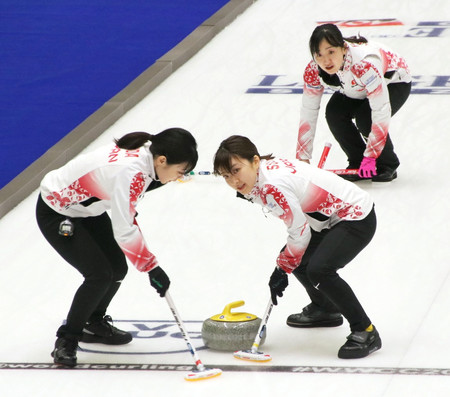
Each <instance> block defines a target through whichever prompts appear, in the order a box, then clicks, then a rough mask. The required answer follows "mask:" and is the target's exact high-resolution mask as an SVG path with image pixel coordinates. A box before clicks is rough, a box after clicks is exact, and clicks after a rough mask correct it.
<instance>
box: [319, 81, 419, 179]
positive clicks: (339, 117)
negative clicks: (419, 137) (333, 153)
mask: <svg viewBox="0 0 450 397" xmlns="http://www.w3.org/2000/svg"><path fill="white" fill-rule="evenodd" d="M388 91H389V99H390V102H391V115H392V116H393V115H394V114H395V113H397V111H398V110H399V109H400V108H401V107H402V106H403V104H404V103H405V102H406V100H407V99H408V97H409V94H410V92H411V83H395V84H389V85H388ZM325 117H326V120H327V123H328V127H329V128H330V130H331V132H332V134H333V136H334V138H335V139H336V141H338V143H339V145H340V146H341V148H342V150H343V151H344V153H345V154H346V155H347V159H348V163H349V167H350V168H353V169H358V168H359V166H360V164H361V161H362V159H363V153H364V151H365V150H366V142H365V140H364V138H367V137H368V135H369V133H370V131H371V129H372V110H371V109H370V105H369V100H368V99H367V98H366V99H353V98H349V97H347V96H345V95H343V94H341V93H339V92H336V93H334V94H333V95H332V96H331V98H330V100H329V102H328V104H327V107H326V111H325ZM353 119H354V120H355V123H353ZM355 124H356V125H355ZM399 165H400V161H399V159H398V157H397V155H396V154H395V152H394V145H393V144H392V141H391V138H390V136H389V134H388V136H387V140H386V144H385V146H384V149H383V151H382V152H381V154H380V156H379V157H378V158H377V169H378V170H383V169H386V168H388V169H397V167H398V166H399Z"/></svg>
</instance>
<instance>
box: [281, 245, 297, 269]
mask: <svg viewBox="0 0 450 397" xmlns="http://www.w3.org/2000/svg"><path fill="white" fill-rule="evenodd" d="M299 264H300V260H299V259H298V258H296V257H295V256H288V255H286V253H285V251H284V249H283V250H282V251H281V252H280V254H279V255H278V258H277V265H278V266H279V267H280V268H281V269H283V270H284V271H285V272H286V273H289V274H291V273H292V272H293V271H294V270H295V269H296V268H297V267H298V265H299Z"/></svg>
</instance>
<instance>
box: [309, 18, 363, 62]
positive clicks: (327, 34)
mask: <svg viewBox="0 0 450 397" xmlns="http://www.w3.org/2000/svg"><path fill="white" fill-rule="evenodd" d="M323 39H325V40H326V41H328V43H330V44H331V45H332V46H333V47H341V48H343V47H344V41H348V42H349V43H359V44H360V43H367V39H366V38H365V37H362V36H359V35H358V36H351V37H343V36H342V33H341V31H340V30H339V29H338V27H337V26H336V25H334V24H332V23H326V24H323V25H319V26H317V27H316V28H315V29H314V31H313V32H312V35H311V37H310V39H309V51H310V52H311V55H312V57H313V58H314V55H315V54H317V53H318V52H319V45H320V43H321V42H322V40H323Z"/></svg>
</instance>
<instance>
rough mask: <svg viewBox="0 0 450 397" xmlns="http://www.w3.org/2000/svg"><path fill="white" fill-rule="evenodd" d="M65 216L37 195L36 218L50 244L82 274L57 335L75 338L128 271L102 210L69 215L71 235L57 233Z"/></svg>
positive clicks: (103, 307) (100, 315)
mask: <svg viewBox="0 0 450 397" xmlns="http://www.w3.org/2000/svg"><path fill="white" fill-rule="evenodd" d="M66 218H67V217H65V216H63V215H61V214H58V213H57V212H55V211H54V210H53V209H51V208H50V207H49V206H48V205H47V204H45V202H44V201H43V200H42V198H41V196H40V195H39V198H38V202H37V205H36V219H37V223H38V225H39V228H40V230H41V232H42V234H43V235H44V237H45V238H46V239H47V241H48V242H49V243H50V245H51V246H52V247H53V248H54V249H55V250H56V251H57V252H58V253H59V254H60V255H61V256H62V257H63V258H64V259H65V260H66V261H67V262H68V263H69V264H70V265H72V266H73V267H74V268H75V269H77V270H78V271H79V272H80V273H81V274H82V276H83V277H84V281H83V283H82V284H81V285H80V287H79V288H78V290H77V291H76V293H75V296H74V297H73V301H72V305H71V307H70V310H69V313H68V315H67V321H66V324H65V325H63V326H61V327H60V328H59V330H58V332H57V336H65V335H68V336H72V337H77V338H79V337H80V336H81V333H82V330H83V327H84V325H85V324H86V322H87V321H90V322H95V321H98V320H101V319H102V318H103V316H104V315H105V313H106V309H107V308H108V306H109V304H110V302H111V300H112V298H113V297H114V295H115V294H116V292H117V290H118V289H119V287H120V283H121V281H122V280H123V279H124V277H125V275H126V274H127V271H128V265H127V262H126V259H125V255H124V254H123V252H122V250H121V249H120V247H119V245H118V244H117V242H116V240H115V239H114V235H113V231H112V225H111V220H110V218H109V216H108V214H107V213H106V212H105V213H103V214H102V215H100V216H96V217H89V218H70V220H71V221H72V223H73V224H74V234H73V236H71V237H64V236H61V235H59V233H58V230H59V224H60V223H61V221H63V220H64V219H66Z"/></svg>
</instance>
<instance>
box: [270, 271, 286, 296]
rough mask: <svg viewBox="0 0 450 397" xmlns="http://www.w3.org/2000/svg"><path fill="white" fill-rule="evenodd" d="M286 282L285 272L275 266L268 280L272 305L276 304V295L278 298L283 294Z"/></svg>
mask: <svg viewBox="0 0 450 397" xmlns="http://www.w3.org/2000/svg"><path fill="white" fill-rule="evenodd" d="M288 284H289V282H288V276H287V274H286V272H285V271H284V270H282V269H280V268H278V267H276V268H275V270H274V271H273V273H272V275H271V276H270V280H269V287H270V295H271V297H272V303H273V304H274V305H277V304H278V302H277V296H279V297H280V298H281V297H282V296H283V291H284V290H285V289H286V287H287V286H288Z"/></svg>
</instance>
